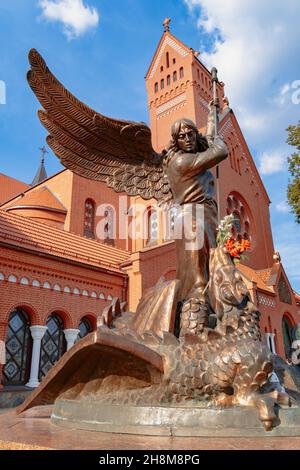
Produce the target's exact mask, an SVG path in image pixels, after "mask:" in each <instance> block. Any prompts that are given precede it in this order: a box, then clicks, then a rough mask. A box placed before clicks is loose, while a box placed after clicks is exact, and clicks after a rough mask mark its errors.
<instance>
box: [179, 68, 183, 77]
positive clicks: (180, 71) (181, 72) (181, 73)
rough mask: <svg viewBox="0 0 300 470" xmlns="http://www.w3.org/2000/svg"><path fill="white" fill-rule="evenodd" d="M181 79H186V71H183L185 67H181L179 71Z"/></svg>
mask: <svg viewBox="0 0 300 470" xmlns="http://www.w3.org/2000/svg"><path fill="white" fill-rule="evenodd" d="M179 77H180V78H183V77H184V70H183V67H180V70H179Z"/></svg>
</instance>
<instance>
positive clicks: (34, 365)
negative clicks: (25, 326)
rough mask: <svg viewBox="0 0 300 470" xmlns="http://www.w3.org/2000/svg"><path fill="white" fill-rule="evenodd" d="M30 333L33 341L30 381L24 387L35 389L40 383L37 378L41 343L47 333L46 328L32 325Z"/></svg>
mask: <svg viewBox="0 0 300 470" xmlns="http://www.w3.org/2000/svg"><path fill="white" fill-rule="evenodd" d="M30 331H31V336H32V339H33V347H32V357H31V369H30V379H29V382H28V383H27V384H26V386H27V387H31V388H35V387H38V385H39V383H40V382H39V378H38V377H39V365H40V354H41V341H42V338H43V336H44V334H45V333H46V331H47V326H41V325H34V326H31V327H30Z"/></svg>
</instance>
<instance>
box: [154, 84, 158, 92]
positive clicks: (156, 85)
mask: <svg viewBox="0 0 300 470" xmlns="http://www.w3.org/2000/svg"><path fill="white" fill-rule="evenodd" d="M157 92H158V83H157V82H156V83H155V85H154V93H157Z"/></svg>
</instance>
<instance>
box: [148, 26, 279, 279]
mask: <svg viewBox="0 0 300 470" xmlns="http://www.w3.org/2000/svg"><path fill="white" fill-rule="evenodd" d="M219 72H220V75H221V74H222V71H221V70H220V71H219ZM145 79H146V88H147V94H148V107H149V114H150V127H151V132H152V143H153V146H154V148H155V149H156V150H157V151H162V150H163V149H164V148H165V147H166V146H167V145H168V142H169V141H170V129H171V125H172V124H173V122H174V121H176V120H177V119H180V118H183V117H186V118H190V119H191V120H192V121H194V122H195V123H196V125H197V127H198V129H199V130H200V131H201V132H202V133H204V132H205V126H206V122H207V114H208V107H209V102H210V101H211V100H212V77H211V73H210V71H209V70H208V69H207V68H206V67H205V66H204V65H203V64H202V63H201V61H200V60H199V53H198V52H196V51H195V50H194V49H192V48H189V47H187V46H186V45H185V44H183V43H182V42H181V41H180V40H178V39H177V38H176V37H175V36H173V35H172V34H171V32H170V19H169V18H167V19H166V20H165V22H164V32H163V35H162V37H161V39H160V42H159V44H158V47H157V49H156V52H155V54H154V57H153V59H152V62H151V64H150V67H149V69H148V72H147V75H146V77H145ZM217 93H218V97H219V100H220V107H221V109H220V116H219V121H220V122H219V133H220V134H221V136H222V137H223V138H224V140H225V142H226V144H227V146H228V149H229V156H228V158H227V159H226V160H225V161H224V162H222V163H221V165H220V201H221V204H220V206H221V217H224V216H225V215H226V214H234V216H235V227H234V233H233V235H234V236H235V237H237V238H247V239H249V240H250V242H251V253H250V254H249V256H248V259H247V261H245V263H246V264H247V265H248V266H249V267H251V268H253V269H258V270H262V269H266V268H270V267H271V266H272V265H273V254H274V246H273V239H272V231H271V225H270V213H269V204H270V200H269V197H268V194H267V192H266V190H265V187H264V184H263V182H262V180H261V177H260V175H259V173H258V171H257V168H256V165H255V162H254V160H253V158H252V156H251V153H250V151H249V148H248V146H247V143H246V141H245V139H244V136H243V134H242V131H241V129H240V126H239V124H238V121H237V119H236V117H235V115H234V112H233V110H232V109H231V108H230V107H229V101H228V99H227V98H226V97H225V93H224V83H222V82H219V83H218V85H217Z"/></svg>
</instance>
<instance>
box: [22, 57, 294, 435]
mask: <svg viewBox="0 0 300 470" xmlns="http://www.w3.org/2000/svg"><path fill="white" fill-rule="evenodd" d="M29 59H30V63H31V70H30V72H29V73H28V81H29V84H30V86H31V88H32V89H33V91H34V93H35V94H36V96H37V98H38V99H39V101H40V103H41V104H42V106H43V108H44V111H39V117H40V120H41V122H42V124H43V125H44V126H45V127H46V129H47V130H48V132H49V134H50V135H49V136H48V137H47V142H48V144H49V146H50V147H51V148H52V149H53V151H54V152H55V154H56V155H57V156H58V157H59V158H60V160H61V162H62V163H63V164H64V165H65V166H66V167H67V168H69V169H71V170H73V171H74V172H77V173H78V174H80V175H82V176H85V177H87V178H91V179H96V180H99V181H105V182H106V184H107V185H108V186H110V187H112V188H113V189H114V190H115V191H117V192H120V191H125V192H126V193H127V194H129V195H139V196H141V197H142V198H144V199H151V198H152V197H154V198H155V199H156V200H157V202H158V204H159V205H162V206H168V205H169V206H170V205H171V204H176V206H177V207H178V213H177V217H176V223H177V224H179V225H181V224H180V221H181V220H182V219H183V220H184V219H185V217H186V214H187V213H188V212H189V215H190V216H191V218H190V219H189V220H190V221H191V225H190V226H188V227H186V224H183V228H184V229H186V230H187V231H185V230H183V232H182V237H177V238H176V236H175V243H176V250H177V263H178V264H177V278H176V279H175V280H173V281H169V282H164V281H163V280H161V281H160V282H159V284H158V285H157V286H154V287H153V288H152V289H150V290H149V291H148V292H145V293H144V294H143V297H142V299H141V301H140V303H139V305H138V308H137V311H136V312H135V313H134V312H123V308H122V307H121V305H120V303H119V301H118V299H114V300H113V303H112V305H110V306H109V307H108V308H106V309H105V311H104V312H103V313H102V315H100V317H99V319H98V325H97V326H98V328H97V332H95V333H91V334H90V335H88V336H87V337H86V338H84V339H82V340H81V341H79V342H78V343H77V344H76V345H75V346H74V347H73V348H71V350H70V351H68V352H67V353H66V354H65V355H64V356H63V357H62V359H61V360H60V361H59V363H58V364H57V365H55V366H54V367H53V368H52V370H51V371H50V372H49V373H48V375H47V376H46V378H45V379H44V381H43V382H42V383H41V385H40V386H39V388H38V389H37V390H35V391H34V392H33V394H32V396H31V397H30V398H29V399H27V400H26V401H25V402H24V404H23V405H22V406H21V407H20V408H19V411H24V410H26V409H27V408H29V407H31V406H34V405H38V404H46V403H53V401H54V400H56V401H55V409H54V415H53V416H54V418H55V420H56V422H57V421H59V420H61V421H62V422H65V421H66V420H68V419H71V420H73V421H72V422H74V420H75V421H76V416H77V421H76V422H78V420H79V421H80V419H82V416H83V415H84V414H85V413H87V414H90V413H91V410H93V409H95V407H99V409H101V410H102V409H103V413H105V411H104V410H105V408H101V406H102V405H101V404H106V405H107V404H117V405H118V404H119V405H121V404H126V405H130V404H133V405H139V406H146V405H151V406H158V405H161V404H165V405H168V406H170V407H171V406H175V405H177V404H180V403H181V404H182V403H184V404H185V405H186V406H188V407H193V406H196V405H195V404H197V403H202V404H204V406H205V407H225V406H232V405H241V406H247V407H249V406H250V407H256V408H257V409H258V411H259V416H260V419H261V421H263V423H264V426H265V429H266V430H270V429H271V428H272V426H273V425H274V422H275V419H276V415H275V412H274V405H275V403H276V402H277V403H283V404H289V397H288V396H287V395H286V394H284V393H281V392H278V391H276V390H273V391H271V392H268V393H263V387H264V385H265V384H267V383H268V378H269V376H270V374H271V373H272V370H273V365H272V357H271V353H270V351H269V350H268V348H267V347H266V346H265V345H264V344H263V343H262V342H261V338H260V331H259V312H258V311H257V309H256V307H255V305H254V304H253V303H252V301H251V298H250V293H249V291H248V289H247V288H246V286H245V284H244V282H243V281H242V278H241V276H240V275H239V273H238V271H237V269H236V267H235V265H234V263H233V261H232V259H231V257H230V254H229V253H228V252H227V251H226V249H225V248H224V247H223V246H216V228H217V205H216V202H215V201H214V178H213V175H212V173H211V172H210V168H212V167H213V166H215V165H217V164H218V163H219V162H221V161H222V160H223V159H225V158H226V156H227V149H226V146H225V144H224V143H223V141H222V140H221V139H220V138H219V137H217V136H216V129H215V126H216V124H217V122H216V119H217V118H216V107H217V106H218V102H217V101H216V99H215V100H214V101H213V102H212V103H211V109H210V113H209V116H208V126H207V135H206V136H205V137H204V136H202V135H200V134H199V133H198V130H197V129H196V127H195V125H194V124H193V123H192V122H191V121H190V120H188V119H182V120H180V121H177V122H176V123H175V124H174V125H173V128H172V141H171V143H170V146H169V148H168V149H167V150H166V151H165V152H164V153H163V154H161V155H159V154H157V153H156V152H154V150H153V148H152V145H151V132H150V129H149V128H148V127H147V126H146V125H145V124H144V123H135V122H130V121H118V120H113V119H110V118H107V117H105V116H103V115H101V114H99V113H97V112H95V111H93V110H92V109H91V108H89V107H88V106H86V105H84V104H83V103H81V102H80V101H79V100H77V99H76V98H75V97H74V96H73V95H71V94H70V93H69V92H68V91H67V90H66V89H65V88H64V87H63V86H62V85H61V84H60V83H59V82H58V81H57V79H56V78H55V77H54V76H53V75H52V74H51V72H50V71H49V69H48V68H47V66H46V64H45V62H44V61H43V59H42V58H41V57H40V55H39V54H38V53H37V52H36V51H35V50H32V51H30V54H29ZM199 208H200V209H201V211H202V214H203V215H204V217H203V218H201V217H200V224H199V218H198V217H197V210H198V209H199ZM201 211H200V212H201ZM194 225H196V229H197V228H198V229H200V230H202V237H203V243H201V242H200V243H199V240H197V237H195V233H194V232H195V230H194V228H195V227H194ZM197 225H198V227H197ZM196 232H197V230H196ZM200 241H201V240H200ZM187 244H188V249H187ZM178 306H179V307H178ZM176 312H177V313H176ZM178 315H179V317H180V318H179V331H177V329H178V328H177V327H176V322H177V324H178ZM176 336H177V337H176ZM90 400H93V403H94V405H93V407H92V408H91V407H90V406H89V402H90ZM78 406H79V408H78ZM197 406H198V405H197ZM70 407H71V408H70ZM173 411H174V410H173ZM135 412H136V413H137V412H138V411H137V408H135ZM92 413H93V411H92ZM70 416H71V418H70ZM74 416H75V417H74ZM80 417H81V418H80ZM90 417H91V419H94V416H90ZM149 419H150V416H149Z"/></svg>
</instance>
